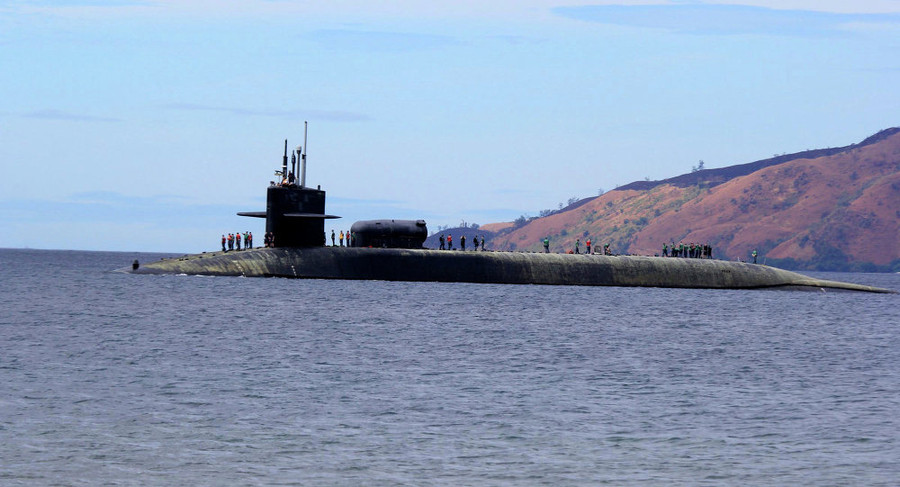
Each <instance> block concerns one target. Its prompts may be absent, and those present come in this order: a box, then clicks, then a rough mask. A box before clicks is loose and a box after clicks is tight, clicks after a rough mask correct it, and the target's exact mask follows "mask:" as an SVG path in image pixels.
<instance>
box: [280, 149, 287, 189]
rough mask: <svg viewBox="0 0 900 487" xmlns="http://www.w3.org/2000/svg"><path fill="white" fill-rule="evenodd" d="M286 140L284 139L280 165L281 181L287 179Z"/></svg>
mask: <svg viewBox="0 0 900 487" xmlns="http://www.w3.org/2000/svg"><path fill="white" fill-rule="evenodd" d="M287 176H288V172H287V139H284V159H283V161H282V163H281V180H282V181H284V180H285V179H287Z"/></svg>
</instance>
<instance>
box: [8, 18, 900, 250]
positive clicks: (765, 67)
mask: <svg viewBox="0 0 900 487" xmlns="http://www.w3.org/2000/svg"><path fill="white" fill-rule="evenodd" d="M485 3H487V5H485ZM444 4H446V5H444ZM898 53H900V0H855V1H853V2H850V1H846V0H839V1H834V0H744V1H740V0H735V1H724V0H723V1H714V0H711V1H674V0H669V1H666V0H657V1H638V2H623V1H607V0H596V1H592V2H584V1H577V0H573V1H567V0H557V1H554V0H496V1H491V2H483V1H477V2H476V1H469V0H457V1H454V2H433V1H413V0H396V1H393V2H372V1H370V0H368V1H357V0H332V1H328V2H313V1H292V0H233V1H228V0H215V1H214V0H177V1H174V0H108V1H101V0H49V1H38V0H0V231H2V235H3V236H2V237H0V247H5V248H24V247H27V248H38V249H73V250H114V251H159V252H182V253H189V252H191V253H192V252H200V251H206V250H215V249H216V247H218V246H219V240H220V236H221V235H222V234H223V233H228V232H232V233H233V232H244V231H252V232H253V233H254V234H255V235H256V236H257V238H256V241H257V242H261V241H262V235H263V233H264V231H265V223H264V220H262V219H256V218H245V217H240V216H237V215H236V213H237V212H239V211H264V210H265V194H266V191H265V190H266V187H267V186H268V184H269V181H271V180H273V179H275V176H274V171H276V170H278V169H279V168H280V166H281V160H282V155H283V151H284V141H285V139H287V140H288V147H290V148H291V149H293V148H294V147H296V146H297V145H302V144H303V131H304V122H308V124H309V125H308V140H307V150H306V152H307V154H308V168H307V184H308V185H310V186H316V185H321V188H322V189H324V190H326V191H327V208H326V212H327V213H330V214H334V215H340V216H342V218H341V219H339V220H330V221H327V222H326V231H327V232H328V233H330V231H331V229H334V230H336V231H341V230H347V229H349V228H350V226H351V225H352V223H353V222H355V221H358V220H371V219H382V218H395V219H424V220H426V222H427V223H428V227H429V230H430V231H432V232H433V231H436V230H437V229H438V227H443V226H458V225H460V224H461V223H463V222H466V223H467V224H473V223H477V224H486V223H493V222H502V221H512V220H514V219H516V218H517V217H519V216H521V215H525V216H537V215H538V214H539V213H540V211H541V210H544V209H556V208H558V207H559V204H560V203H565V202H567V201H568V200H570V199H571V198H576V197H577V198H584V197H588V196H596V195H598V194H600V193H601V192H602V191H608V190H611V189H614V188H616V187H617V186H621V185H625V184H628V183H630V182H632V181H637V180H644V179H649V180H659V179H665V178H669V177H673V176H677V175H679V174H683V173H686V172H690V170H691V168H693V167H694V166H696V165H697V164H698V162H699V161H701V160H702V161H704V167H706V168H717V167H725V166H730V165H734V164H743V163H747V162H753V161H756V160H759V159H764V158H768V157H772V156H773V155H775V154H782V153H791V152H797V151H802V150H807V149H816V148H823V147H836V146H843V145H848V144H852V143H856V142H859V141H861V140H862V139H864V138H865V137H867V136H869V135H872V134H874V133H876V132H878V131H879V130H882V129H885V128H889V127H894V126H898V125H900V91H898V89H897V87H898V86H900V55H898Z"/></svg>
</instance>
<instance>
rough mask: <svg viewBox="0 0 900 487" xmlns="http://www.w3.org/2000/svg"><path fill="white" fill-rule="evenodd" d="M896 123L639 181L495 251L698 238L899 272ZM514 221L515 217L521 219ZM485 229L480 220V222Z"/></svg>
mask: <svg viewBox="0 0 900 487" xmlns="http://www.w3.org/2000/svg"><path fill="white" fill-rule="evenodd" d="M898 222H900V129H898V128H894V129H889V130H885V131H882V132H880V133H878V134H876V135H874V136H872V137H870V138H868V139H866V140H865V141H863V142H861V143H860V144H855V145H851V146H847V147H841V148H836V149H822V150H817V151H807V152H803V153H799V154H793V155H784V156H779V157H776V158H772V159H766V160H763V161H757V162H754V163H750V164H743V165H740V166H731V167H728V168H721V169H712V170H703V171H695V172H692V173H690V174H686V175H682V176H678V177H676V178H672V179H669V180H664V181H640V182H637V183H632V184H630V185H628V186H624V187H621V188H618V189H616V190H613V191H610V192H608V193H606V194H604V195H602V196H598V197H596V198H592V199H590V200H588V201H586V202H584V203H581V204H578V205H573V207H570V208H568V209H565V210H564V211H560V212H557V213H555V214H552V215H549V216H546V217H543V218H535V219H531V220H529V221H527V222H525V224H524V225H518V226H516V225H513V226H511V227H510V228H507V229H503V230H501V231H500V232H499V234H498V235H495V236H493V238H491V240H490V243H491V247H492V248H495V249H501V250H533V251H538V250H540V249H541V243H540V241H541V239H543V238H544V237H545V236H550V239H551V249H552V250H553V251H556V252H561V251H567V250H569V249H571V248H573V247H574V242H575V239H576V238H580V239H581V240H582V242H583V241H584V240H585V239H586V238H587V237H590V238H591V239H592V240H593V243H594V246H595V248H596V247H598V246H600V245H601V244H603V243H609V244H610V245H611V249H612V250H613V252H615V253H631V254H644V255H653V254H657V253H660V251H661V248H662V245H663V243H664V242H665V243H669V244H670V245H671V243H672V242H675V243H680V242H684V243H690V242H696V243H701V242H702V243H706V242H709V243H710V244H711V245H712V246H713V247H714V249H715V250H714V256H715V257H718V258H728V259H746V258H747V256H748V255H749V253H750V251H751V250H753V249H757V250H758V251H759V252H760V255H761V256H763V258H764V259H767V260H768V262H769V263H775V264H777V265H782V266H785V267H790V268H803V269H819V270H841V269H843V270H847V269H863V270H888V269H893V270H900V223H898ZM520 223H521V222H520ZM485 227H487V225H485Z"/></svg>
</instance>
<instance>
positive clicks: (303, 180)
mask: <svg viewBox="0 0 900 487" xmlns="http://www.w3.org/2000/svg"><path fill="white" fill-rule="evenodd" d="M306 128H307V122H305V121H304V122H303V155H302V156H300V161H301V162H300V168H301V169H300V187H301V188H305V187H306Z"/></svg>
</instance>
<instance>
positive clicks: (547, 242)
mask: <svg viewBox="0 0 900 487" xmlns="http://www.w3.org/2000/svg"><path fill="white" fill-rule="evenodd" d="M544 253H545V254H549V253H550V237H544Z"/></svg>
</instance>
